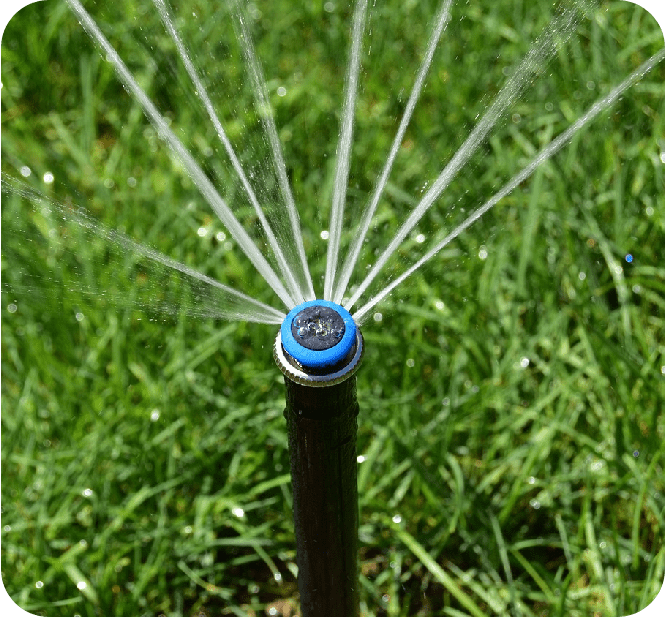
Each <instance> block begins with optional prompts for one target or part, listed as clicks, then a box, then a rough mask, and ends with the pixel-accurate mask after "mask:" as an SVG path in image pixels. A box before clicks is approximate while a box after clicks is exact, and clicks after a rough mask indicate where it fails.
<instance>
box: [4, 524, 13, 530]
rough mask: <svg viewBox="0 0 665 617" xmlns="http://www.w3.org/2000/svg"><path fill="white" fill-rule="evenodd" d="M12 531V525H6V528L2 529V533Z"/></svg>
mask: <svg viewBox="0 0 665 617" xmlns="http://www.w3.org/2000/svg"><path fill="white" fill-rule="evenodd" d="M11 530H12V526H11V525H5V526H4V527H3V528H2V531H11Z"/></svg>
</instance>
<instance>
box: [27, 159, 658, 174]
mask: <svg viewBox="0 0 665 617" xmlns="http://www.w3.org/2000/svg"><path fill="white" fill-rule="evenodd" d="M663 154H665V153H663ZM663 162H664V163H665V161H663ZM20 171H21V175H22V176H23V177H24V178H27V177H28V176H29V175H30V174H31V173H32V169H30V168H29V167H28V166H27V165H23V167H21V170H20Z"/></svg>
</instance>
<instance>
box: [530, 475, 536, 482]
mask: <svg viewBox="0 0 665 617" xmlns="http://www.w3.org/2000/svg"><path fill="white" fill-rule="evenodd" d="M535 483H536V479H535V478H534V477H533V476H529V484H535Z"/></svg>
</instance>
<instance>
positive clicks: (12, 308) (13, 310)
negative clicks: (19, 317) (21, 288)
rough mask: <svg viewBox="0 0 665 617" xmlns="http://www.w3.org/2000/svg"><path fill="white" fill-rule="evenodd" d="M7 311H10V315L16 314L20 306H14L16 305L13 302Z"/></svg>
mask: <svg viewBox="0 0 665 617" xmlns="http://www.w3.org/2000/svg"><path fill="white" fill-rule="evenodd" d="M7 310H8V311H9V312H10V313H15V312H16V311H17V310H18V306H16V304H14V303H13V302H12V303H11V304H8V305H7Z"/></svg>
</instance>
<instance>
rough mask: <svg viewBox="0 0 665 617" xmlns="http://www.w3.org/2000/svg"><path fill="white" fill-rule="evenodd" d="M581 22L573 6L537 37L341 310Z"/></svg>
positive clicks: (351, 302)
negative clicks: (558, 46) (558, 45)
mask: <svg viewBox="0 0 665 617" xmlns="http://www.w3.org/2000/svg"><path fill="white" fill-rule="evenodd" d="M580 18H581V15H580V12H579V10H578V8H577V7H576V6H573V7H569V8H565V9H563V10H562V12H561V14H560V15H558V16H557V17H556V18H555V19H554V20H553V21H552V22H551V23H550V25H549V27H548V28H547V29H546V30H545V31H544V32H543V33H541V34H540V36H538V38H537V39H536V40H535V42H534V43H533V44H532V45H531V48H530V49H529V52H528V53H527V55H526V56H525V57H524V59H523V60H522V61H521V62H520V63H519V65H518V67H517V69H516V70H515V71H514V72H513V74H512V76H511V77H510V79H509V80H508V81H507V82H506V83H505V84H504V86H503V87H502V88H501V90H500V91H499V93H498V94H497V96H496V98H495V99H494V101H493V102H492V104H491V105H490V107H489V108H488V109H487V111H486V112H485V114H484V115H483V117H482V118H481V119H480V121H479V122H478V124H476V126H475V127H474V129H473V130H472V131H471V134H470V135H469V136H468V137H467V138H466V140H465V141H464V143H463V144H462V146H461V147H460V148H459V150H458V151H457V152H456V153H455V155H454V156H453V157H452V159H451V160H450V161H449V162H448V164H447V165H446V167H445V168H444V169H443V171H442V172H441V173H440V174H439V177H438V178H437V179H436V180H435V181H434V183H433V184H432V186H431V187H430V189H429V190H428V191H427V193H426V194H425V196H424V197H423V198H422V200H421V201H420V203H419V204H418V205H417V206H416V207H415V208H414V210H413V211H412V212H411V214H410V215H409V217H408V218H407V220H406V221H405V222H404V223H403V224H402V226H401V227H400V228H399V230H398V231H397V233H396V234H395V237H394V238H393V239H392V240H391V241H390V244H389V245H388V247H387V248H386V249H385V250H384V251H383V253H382V254H381V255H380V257H379V258H378V259H377V261H376V263H375V264H374V266H373V267H372V269H371V270H370V271H369V273H368V274H367V276H366V277H365V279H364V280H363V281H362V283H361V284H360V285H359V286H358V288H357V289H356V291H355V292H354V294H353V295H352V296H351V298H350V299H349V301H348V302H346V303H345V304H344V308H346V309H347V310H349V309H350V308H351V307H352V306H353V305H354V304H355V303H356V302H357V301H358V299H359V298H360V296H362V294H363V293H364V292H365V290H366V289H367V287H368V286H369V285H370V283H371V282H372V281H373V280H374V278H375V277H376V275H377V274H378V273H379V272H380V271H381V269H382V268H383V266H385V264H386V262H387V261H388V259H389V258H390V257H391V256H392V254H393V253H394V252H395V251H396V250H397V248H398V247H399V245H400V244H401V243H402V242H403V240H404V239H405V238H406V236H407V235H408V234H409V232H410V231H411V230H412V229H413V228H414V226H415V225H416V224H417V223H418V221H419V220H420V219H421V218H422V216H423V215H424V214H425V212H427V210H429V208H430V207H431V206H432V205H433V204H434V202H435V201H436V200H437V199H438V198H439V197H440V195H441V193H442V192H443V191H444V190H445V189H446V187H447V186H448V185H449V184H450V182H451V181H452V180H453V178H454V177H455V176H456V175H457V172H458V171H459V170H460V169H461V168H462V167H463V166H464V165H465V164H466V163H467V161H468V160H469V158H470V157H471V155H472V154H473V153H474V152H475V151H476V150H477V149H478V147H479V146H480V144H481V143H482V142H483V141H484V139H485V137H487V134H488V133H489V132H490V131H491V130H492V128H493V127H494V126H495V124H496V123H497V122H498V121H499V119H500V118H501V117H502V116H503V114H504V113H505V111H506V110H507V109H508V107H509V106H510V105H511V104H512V103H513V102H514V101H515V100H516V99H517V98H518V97H519V96H520V95H521V94H522V92H524V90H525V88H526V86H527V85H528V83H529V82H530V81H532V79H533V78H534V77H535V76H537V75H538V74H539V73H540V72H541V71H542V69H543V68H544V66H545V64H546V63H547V62H548V61H549V59H550V58H551V57H552V56H553V55H554V53H555V51H556V50H557V44H558V43H559V41H566V40H567V39H568V38H569V37H570V36H571V35H572V33H573V32H574V30H575V28H576V26H577V24H578V23H579V21H580Z"/></svg>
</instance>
